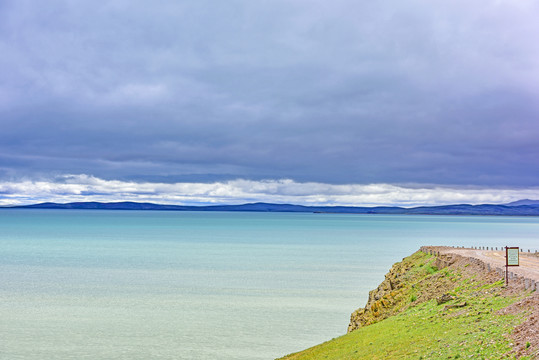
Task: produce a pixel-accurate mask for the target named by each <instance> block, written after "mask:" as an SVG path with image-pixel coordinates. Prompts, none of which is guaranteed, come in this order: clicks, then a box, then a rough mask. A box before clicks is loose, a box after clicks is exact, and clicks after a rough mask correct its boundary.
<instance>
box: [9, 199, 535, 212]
mask: <svg viewBox="0 0 539 360" xmlns="http://www.w3.org/2000/svg"><path fill="white" fill-rule="evenodd" d="M511 204H517V205H511ZM519 204H520V205H519ZM11 208H26V209H101V210H166V211H251V212H319V213H342V214H411V215H521V216H539V201H536V200H519V201H517V202H514V203H510V204H506V205H492V204H481V205H469V204H456V205H442V206H419V207H413V208H403V207H397V206H395V207H391V206H376V207H354V206H304V205H293V204H271V203H262V202H260V203H249V204H242V205H210V206H182V205H162V204H153V203H139V202H129V201H127V202H113V203H102V202H73V203H66V204H59V203H51V202H47V203H40V204H33V205H23V206H13V207H11Z"/></svg>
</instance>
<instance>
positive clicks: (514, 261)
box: [507, 248, 518, 266]
mask: <svg viewBox="0 0 539 360" xmlns="http://www.w3.org/2000/svg"><path fill="white" fill-rule="evenodd" d="M507 266H518V248H507Z"/></svg>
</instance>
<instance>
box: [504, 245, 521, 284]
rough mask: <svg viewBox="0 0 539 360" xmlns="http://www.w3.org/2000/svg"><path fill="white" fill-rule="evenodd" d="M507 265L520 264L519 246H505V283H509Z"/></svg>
mask: <svg viewBox="0 0 539 360" xmlns="http://www.w3.org/2000/svg"><path fill="white" fill-rule="evenodd" d="M515 257H516V261H515ZM510 259H511V260H510ZM509 266H520V248H519V247H518V246H506V247H505V285H507V284H509Z"/></svg>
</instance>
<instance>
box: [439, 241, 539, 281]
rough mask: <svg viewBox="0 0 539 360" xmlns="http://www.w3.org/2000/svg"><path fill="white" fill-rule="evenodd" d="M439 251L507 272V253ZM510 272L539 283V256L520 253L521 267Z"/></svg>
mask: <svg viewBox="0 0 539 360" xmlns="http://www.w3.org/2000/svg"><path fill="white" fill-rule="evenodd" d="M439 251H440V253H442V254H457V255H461V256H466V257H472V258H476V259H479V260H481V261H483V262H484V263H489V264H490V266H491V267H494V268H496V267H501V268H503V269H504V270H505V251H495V250H476V249H458V248H445V247H440V248H439ZM509 271H511V272H513V273H514V274H517V275H518V276H522V277H525V278H529V279H532V280H535V281H539V256H536V255H534V254H532V253H520V266H510V267H509Z"/></svg>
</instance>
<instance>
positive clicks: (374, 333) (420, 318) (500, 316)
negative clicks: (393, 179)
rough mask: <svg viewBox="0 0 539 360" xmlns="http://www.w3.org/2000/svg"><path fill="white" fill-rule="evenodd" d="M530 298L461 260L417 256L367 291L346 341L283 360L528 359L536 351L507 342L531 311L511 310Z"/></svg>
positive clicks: (531, 346)
mask: <svg viewBox="0 0 539 360" xmlns="http://www.w3.org/2000/svg"><path fill="white" fill-rule="evenodd" d="M530 295H532V296H534V299H535V297H536V294H534V293H532V292H530V291H524V290H521V289H518V290H516V289H515V288H514V287H511V286H509V287H505V285H504V282H503V281H502V280H500V279H499V278H497V276H496V275H495V274H493V273H486V272H484V271H482V270H480V269H478V268H477V267H476V266H475V265H474V264H473V263H470V262H467V261H466V260H465V258H462V257H459V256H456V257H455V258H451V257H449V258H446V259H443V260H442V259H436V258H435V257H433V256H431V255H427V254H425V253H422V252H416V253H415V254H413V255H411V256H409V257H407V258H405V259H403V261H402V262H399V263H397V264H395V265H394V266H393V268H392V269H391V271H390V272H389V273H388V274H387V275H386V278H385V280H384V281H383V282H382V284H380V286H379V287H378V288H377V289H376V290H373V291H371V293H370V294H369V300H368V302H367V306H366V307H365V308H363V309H359V310H357V311H355V312H354V313H353V314H352V316H351V321H350V325H349V333H348V334H346V335H343V336H341V337H339V338H336V339H333V340H331V341H328V342H326V343H323V344H320V345H317V346H315V347H312V348H310V349H307V350H304V351H302V352H299V353H296V354H291V355H288V356H286V357H284V358H283V359H339V360H341V359H503V358H516V357H517V356H521V357H520V358H521V359H532V358H535V357H534V356H535V355H534V353H535V354H536V351H537V349H536V343H535V342H534V341H532V342H531V343H530V342H529V341H526V342H525V343H523V344H514V343H516V342H518V341H519V340H516V341H515V339H512V338H511V333H512V332H513V330H514V328H515V327H516V326H517V325H519V324H521V323H522V322H523V321H524V320H526V319H527V318H528V316H529V314H530V311H531V310H532V309H533V306H534V305H533V303H531V304H532V305H529V306H512V307H511V306H510V305H511V304H514V303H516V302H519V301H520V302H522V303H525V301H523V299H524V298H528V297H530ZM528 303H529V302H528ZM508 309H510V310H508ZM515 345H519V347H518V348H519V349H521V350H520V353H517V352H516V351H515V347H516V346H515Z"/></svg>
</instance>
